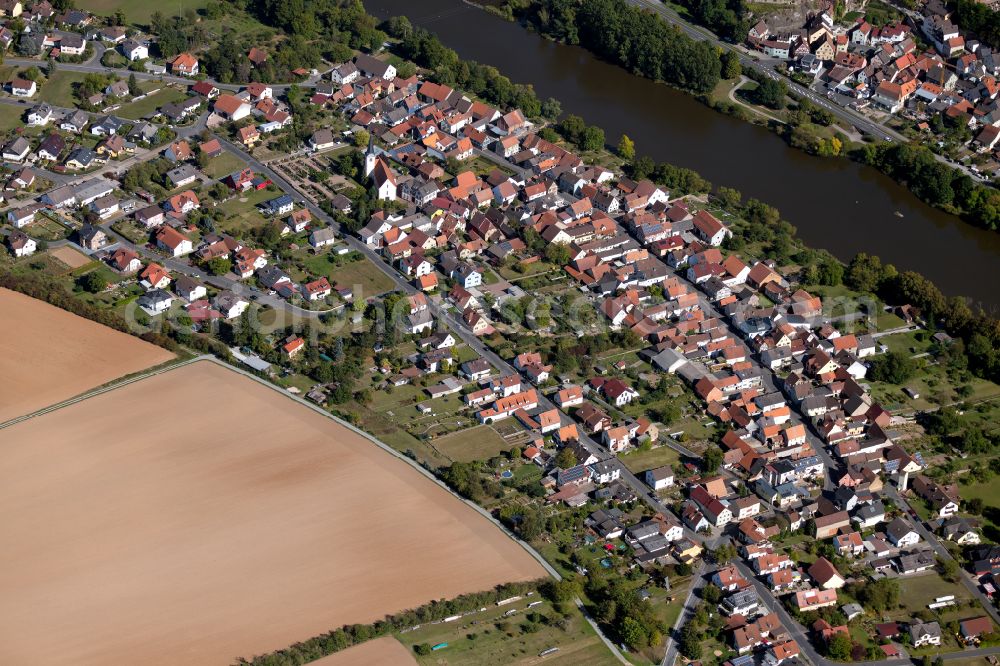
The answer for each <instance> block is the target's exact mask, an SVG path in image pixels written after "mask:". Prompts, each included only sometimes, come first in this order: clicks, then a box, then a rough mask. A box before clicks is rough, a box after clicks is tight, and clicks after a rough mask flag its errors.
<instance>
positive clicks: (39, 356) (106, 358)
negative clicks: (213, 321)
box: [0, 289, 174, 423]
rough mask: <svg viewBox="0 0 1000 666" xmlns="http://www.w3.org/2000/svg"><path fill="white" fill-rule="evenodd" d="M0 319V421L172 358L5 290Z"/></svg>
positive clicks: (0, 297)
mask: <svg viewBox="0 0 1000 666" xmlns="http://www.w3.org/2000/svg"><path fill="white" fill-rule="evenodd" d="M0 322H2V323H3V324H2V326H0V378H2V379H0V423H3V422H5V421H9V420H10V419H12V418H15V417H18V416H23V415H25V414H29V413H31V412H34V411H36V410H39V409H42V408H43V407H48V406H49V405H53V404H55V403H57V402H62V401H63V400H68V399H69V398H72V397H73V396H77V395H80V394H81V393H85V392H86V391H88V390H90V389H93V388H96V387H98V386H101V385H102V384H106V383H108V382H110V381H111V380H113V379H117V378H119V377H121V376H123V375H128V374H132V373H134V372H139V371H141V370H145V369H146V368H150V367H153V366H154V365H159V364H161V363H166V362H167V361H169V360H170V359H172V358H174V355H173V354H171V353H170V352H168V351H167V350H165V349H163V348H161V347H157V346H156V345H151V344H149V343H148V342H143V341H142V340H140V339H139V338H136V337H133V336H131V335H128V334H126V333H121V332H120V331H116V330H114V329H111V328H108V327H107V326H102V325H101V324H98V323H95V322H92V321H90V320H89V319H84V318H83V317H77V316H76V315H74V314H71V313H69V312H66V311H65V310H60V309H59V308H57V307H55V306H53V305H49V304H48V303H45V302H43V301H39V300H36V299H34V298H30V297H28V296H25V295H24V294H20V293H18V292H16V291H10V290H8V289H0Z"/></svg>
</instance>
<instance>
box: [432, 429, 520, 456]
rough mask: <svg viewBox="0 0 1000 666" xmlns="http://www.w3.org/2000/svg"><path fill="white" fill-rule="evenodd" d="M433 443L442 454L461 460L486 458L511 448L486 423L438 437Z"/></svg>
mask: <svg viewBox="0 0 1000 666" xmlns="http://www.w3.org/2000/svg"><path fill="white" fill-rule="evenodd" d="M433 445H434V448H436V449H437V450H438V451H440V452H441V453H442V454H443V455H446V456H448V457H449V458H451V459H452V460H456V461H462V462H471V461H473V460H488V459H489V458H492V457H493V456H495V455H497V454H499V453H500V452H502V451H508V450H510V448H511V445H510V444H508V443H507V442H506V441H505V440H504V438H503V437H501V436H500V435H498V434H497V432H496V430H494V429H493V428H491V427H489V426H487V425H481V426H476V427H474V428H469V429H468V430H463V431H461V432H456V433H454V434H451V435H445V436H444V437H438V438H437V439H435V440H433Z"/></svg>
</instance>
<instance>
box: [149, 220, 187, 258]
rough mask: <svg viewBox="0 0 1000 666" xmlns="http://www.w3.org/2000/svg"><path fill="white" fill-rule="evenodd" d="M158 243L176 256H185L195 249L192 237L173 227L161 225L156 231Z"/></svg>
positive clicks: (158, 245)
mask: <svg viewBox="0 0 1000 666" xmlns="http://www.w3.org/2000/svg"><path fill="white" fill-rule="evenodd" d="M156 245H157V247H159V248H161V249H163V250H166V251H168V252H170V254H171V255H172V256H174V257H181V256H184V255H185V254H189V253H190V252H191V251H192V250H194V247H193V246H192V244H191V239H189V238H188V237H187V236H185V235H184V234H182V233H181V232H179V231H177V230H176V229H174V228H173V227H160V230H159V231H157V232H156Z"/></svg>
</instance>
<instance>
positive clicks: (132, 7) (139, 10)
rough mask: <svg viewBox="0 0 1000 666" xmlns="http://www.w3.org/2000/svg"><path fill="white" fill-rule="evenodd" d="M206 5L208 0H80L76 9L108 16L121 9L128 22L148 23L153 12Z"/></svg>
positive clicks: (169, 13)
mask: <svg viewBox="0 0 1000 666" xmlns="http://www.w3.org/2000/svg"><path fill="white" fill-rule="evenodd" d="M206 5H208V0H188V1H187V2H185V3H184V4H182V5H181V4H178V5H160V4H158V3H155V2H149V0H80V1H79V2H77V3H76V7H77V8H78V9H86V10H87V11H91V12H94V13H95V14H101V15H103V16H110V15H111V14H114V13H115V11H117V10H119V9H121V10H122V11H123V12H125V20H126V21H127V22H129V23H141V24H148V23H149V18H150V17H151V16H152V15H153V14H154V13H155V12H162V13H163V14H165V15H167V16H178V15H180V13H181V9H184V10H185V11H186V10H188V9H194V10H199V9H204V8H205V6H206Z"/></svg>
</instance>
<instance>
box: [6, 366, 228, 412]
mask: <svg viewBox="0 0 1000 666" xmlns="http://www.w3.org/2000/svg"><path fill="white" fill-rule="evenodd" d="M214 358H215V357H214V356H208V355H201V356H195V357H193V358H188V359H184V360H183V361H177V362H176V363H170V364H169V365H166V366H164V367H159V368H156V369H153V370H143V371H142V372H140V373H139V374H136V375H132V376H131V377H127V378H125V379H120V380H112V382H111V383H109V384H105V385H104V386H99V387H97V388H95V389H91V390H90V391H87V392H86V393H81V394H80V395H78V396H74V397H72V398H69V399H68V400H63V401H62V402H57V403H55V404H54V405H49V406H48V407H42V408H41V409H36V410H35V411H33V412H31V413H29V414H24V415H23V416H16V417H14V418H12V419H10V420H9V421H4V422H3V423H0V430H3V429H4V428H9V427H11V426H15V425H17V424H19V423H23V422H25V421H27V420H29V419H33V418H35V417H38V416H45V415H46V414H51V413H52V412H55V411H58V410H60V409H63V408H64V407H69V406H71V405H75V404H77V403H78V402H83V401H84V400H87V399H88V398H95V397H97V396H99V395H102V394H104V393H108V392H109V391H114V390H115V389H117V388H121V387H123V386H128V385H129V384H132V383H134V382H139V381H142V380H143V379H147V378H149V377H154V376H156V375H160V374H163V373H165V372H170V371H171V370H173V369H174V368H180V367H182V366H185V365H190V364H192V363H194V362H196V361H205V360H208V359H214ZM168 363H169V362H168Z"/></svg>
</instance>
